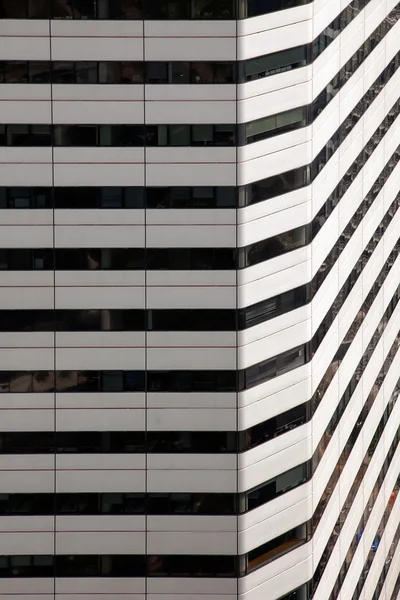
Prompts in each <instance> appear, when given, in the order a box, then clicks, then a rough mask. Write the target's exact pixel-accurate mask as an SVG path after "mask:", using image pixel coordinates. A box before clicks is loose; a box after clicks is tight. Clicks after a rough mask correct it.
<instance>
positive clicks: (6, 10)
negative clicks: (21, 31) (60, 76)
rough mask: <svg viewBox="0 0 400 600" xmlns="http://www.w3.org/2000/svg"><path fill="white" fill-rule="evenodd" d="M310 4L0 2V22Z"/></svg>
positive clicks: (223, 13)
mask: <svg viewBox="0 0 400 600" xmlns="http://www.w3.org/2000/svg"><path fill="white" fill-rule="evenodd" d="M310 2H312V0H268V4H266V3H265V2H264V1H263V0H245V2H241V3H240V8H239V13H238V14H237V11H236V2H235V0H181V1H180V2H174V3H170V4H168V3H163V2H159V0H91V1H88V0H1V3H0V18H2V19H50V18H52V19H68V20H80V19H85V20H86V19H124V20H139V19H156V20H166V19H174V20H191V19H196V20H205V19H210V20H215V19H221V20H231V19H235V18H240V19H243V18H247V17H254V16H257V15H264V14H269V13H273V12H276V11H280V10H285V9H288V8H294V7H296V6H304V5H306V4H309V3H310ZM357 2H358V4H359V5H360V7H361V6H362V7H363V6H364V5H365V0H357ZM352 4H353V5H354V4H356V3H355V2H353V3H352ZM360 10H361V8H360Z"/></svg>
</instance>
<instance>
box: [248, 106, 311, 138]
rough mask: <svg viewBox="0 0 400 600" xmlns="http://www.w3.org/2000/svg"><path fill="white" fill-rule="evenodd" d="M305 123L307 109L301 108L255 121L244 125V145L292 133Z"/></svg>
mask: <svg viewBox="0 0 400 600" xmlns="http://www.w3.org/2000/svg"><path fill="white" fill-rule="evenodd" d="M307 124H308V122H307V107H306V106H301V107H299V108H295V109H293V110H288V111H285V112H283V113H278V114H277V115H272V116H270V117H264V118H262V119H257V120H256V121H252V122H250V123H246V125H245V143H246V144H251V143H254V142H258V141H260V140H265V139H267V138H269V137H271V136H273V135H279V134H281V133H285V132H287V131H293V130H294V129H298V128H299V127H305V126H306V125H307Z"/></svg>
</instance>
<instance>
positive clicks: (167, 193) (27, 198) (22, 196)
mask: <svg viewBox="0 0 400 600" xmlns="http://www.w3.org/2000/svg"><path fill="white" fill-rule="evenodd" d="M236 196H237V190H236V188H235V187H233V186H226V187H211V186H204V187H184V186H182V187H139V186H138V187H54V188H51V187H0V209H8V208H10V209H24V208H31V209H46V208H48V209H52V208H55V209H119V208H121V209H136V208H137V209H144V208H146V209H153V208H154V209H163V208H164V209H170V208H171V209H181V208H182V209H183V208H194V209H199V208H235V207H236V204H237V203H236Z"/></svg>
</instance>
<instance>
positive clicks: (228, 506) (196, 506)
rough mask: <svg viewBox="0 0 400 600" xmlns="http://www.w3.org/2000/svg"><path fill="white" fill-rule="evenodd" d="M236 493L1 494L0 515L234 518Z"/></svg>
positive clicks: (116, 492)
mask: <svg viewBox="0 0 400 600" xmlns="http://www.w3.org/2000/svg"><path fill="white" fill-rule="evenodd" d="M236 513H237V498H236V494H218V493H215V494H213V493H201V492H200V493H179V492H170V493H164V494H163V493H148V494H145V493H120V492H118V491H115V492H112V493H76V494H75V493H68V494H67V493H66V494H44V493H43V494H0V515H3V516H10V515H53V514H57V515H136V514H151V515H169V514H171V515H174V514H185V515H186V514H193V515H197V514H199V515H233V514H236Z"/></svg>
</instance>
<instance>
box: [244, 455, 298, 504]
mask: <svg viewBox="0 0 400 600" xmlns="http://www.w3.org/2000/svg"><path fill="white" fill-rule="evenodd" d="M308 479H309V464H308V463H303V464H302V465H299V466H297V467H294V469H290V471H286V472H285V473H281V474H280V475H278V476H277V477H276V478H275V479H271V480H270V481H267V482H266V483H263V484H262V485H260V486H258V487H257V488H255V489H253V490H250V491H249V492H246V494H243V500H244V504H240V506H241V507H243V508H242V511H241V512H246V511H248V510H253V509H254V508H257V506H261V505H262V504H265V503H266V502H269V501H270V500H272V499H273V498H276V497H277V496H280V495H281V494H283V493H285V492H287V491H289V490H290V489H292V488H294V487H297V486H299V485H301V484H303V483H305V482H306V481H307V480H308Z"/></svg>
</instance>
